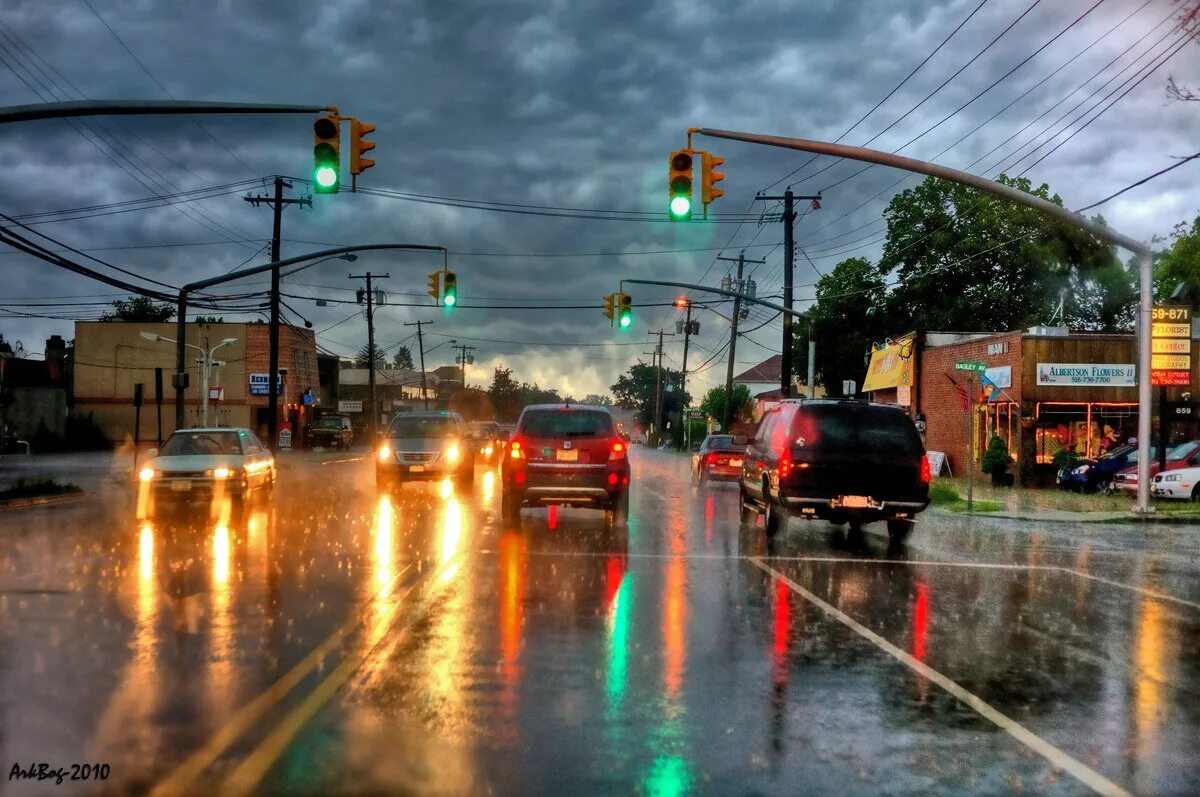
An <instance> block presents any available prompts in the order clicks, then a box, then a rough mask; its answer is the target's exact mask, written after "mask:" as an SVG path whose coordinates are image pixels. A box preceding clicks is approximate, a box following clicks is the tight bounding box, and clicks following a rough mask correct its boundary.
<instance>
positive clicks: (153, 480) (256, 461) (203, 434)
mask: <svg viewBox="0 0 1200 797" xmlns="http://www.w3.org/2000/svg"><path fill="white" fill-rule="evenodd" d="M138 479H139V480H140V481H141V482H142V484H145V485H148V487H149V489H150V494H151V496H152V497H153V498H154V500H155V501H164V500H166V501H170V500H180V501H196V500H205V501H208V500H211V499H212V498H213V497H214V496H215V497H220V496H221V495H227V496H230V497H232V498H235V499H240V498H243V497H245V496H247V495H248V494H250V493H251V492H253V491H258V490H261V491H263V492H264V493H269V492H270V491H271V490H272V489H274V487H275V457H274V456H273V455H272V454H271V452H270V450H269V449H268V448H267V447H266V446H265V445H263V444H262V441H260V440H259V439H258V438H257V437H255V435H254V432H252V431H250V430H249V429H239V428H236V427H221V428H216V429H178V430H176V431H175V432H172V433H171V436H170V437H168V438H167V441H166V442H165V443H163V447H162V449H161V450H157V451H156V450H154V449H151V450H150V459H149V460H148V461H147V462H146V464H145V465H143V466H142V468H141V470H140V471H139V472H138Z"/></svg>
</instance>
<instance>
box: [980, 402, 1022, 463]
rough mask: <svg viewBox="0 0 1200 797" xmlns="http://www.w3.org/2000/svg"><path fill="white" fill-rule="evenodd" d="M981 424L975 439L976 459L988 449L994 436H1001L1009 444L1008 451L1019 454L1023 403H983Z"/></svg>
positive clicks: (1014, 454) (1011, 454)
mask: <svg viewBox="0 0 1200 797" xmlns="http://www.w3.org/2000/svg"><path fill="white" fill-rule="evenodd" d="M979 420H980V425H979V429H978V434H977V435H976V439H975V459H976V461H978V460H979V458H980V457H981V456H982V453H983V452H984V451H986V450H987V447H988V443H990V442H992V438H993V437H999V438H1000V439H1001V440H1003V441H1004V444H1005V445H1006V446H1008V453H1009V455H1010V456H1013V457H1015V456H1016V454H1017V443H1018V442H1019V439H1018V436H1019V433H1020V429H1021V405H1020V404H1017V403H1016V402H1012V401H996V402H989V403H987V404H984V405H983V412H982V413H980V415H979Z"/></svg>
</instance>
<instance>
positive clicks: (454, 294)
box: [442, 271, 458, 308]
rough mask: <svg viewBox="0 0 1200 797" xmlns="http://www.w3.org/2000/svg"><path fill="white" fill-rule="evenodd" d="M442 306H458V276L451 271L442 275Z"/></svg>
mask: <svg viewBox="0 0 1200 797" xmlns="http://www.w3.org/2000/svg"><path fill="white" fill-rule="evenodd" d="M442 304H443V305H445V306H446V307H447V308H453V307H454V305H456V304H458V275H457V274H455V273H454V272H453V271H445V272H443V273H442Z"/></svg>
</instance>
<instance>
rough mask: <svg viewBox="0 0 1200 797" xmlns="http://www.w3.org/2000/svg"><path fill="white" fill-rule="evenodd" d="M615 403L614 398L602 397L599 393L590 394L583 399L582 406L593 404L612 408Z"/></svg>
mask: <svg viewBox="0 0 1200 797" xmlns="http://www.w3.org/2000/svg"><path fill="white" fill-rule="evenodd" d="M612 403H613V400H612V396H607V395H600V394H599V393H588V394H587V395H586V396H584V397H583V401H581V402H580V404H593V405H596V406H599V407H611V406H612Z"/></svg>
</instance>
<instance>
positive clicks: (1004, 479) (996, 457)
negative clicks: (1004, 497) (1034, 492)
mask: <svg viewBox="0 0 1200 797" xmlns="http://www.w3.org/2000/svg"><path fill="white" fill-rule="evenodd" d="M1012 465H1013V458H1012V457H1011V456H1010V455H1009V453H1008V444H1007V443H1005V442H1004V439H1003V438H1001V437H999V436H995V435H993V437H992V439H991V440H990V441H988V447H987V451H985V452H983V459H982V461H981V462H980V468H981V469H982V470H983V472H984V473H988V474H991V477H992V486H993V487H1007V486H1009V485H1011V484H1012V477H1011V476H1009V473H1008V469H1009V468H1011V467H1012Z"/></svg>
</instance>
